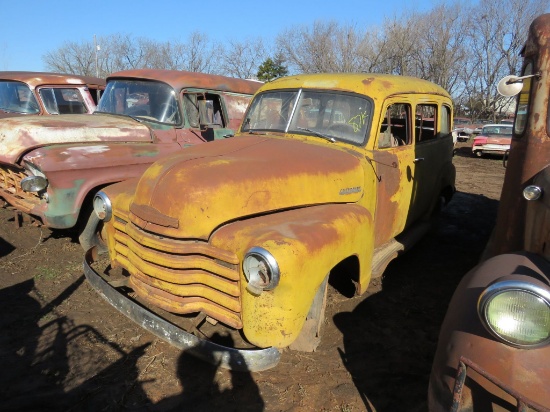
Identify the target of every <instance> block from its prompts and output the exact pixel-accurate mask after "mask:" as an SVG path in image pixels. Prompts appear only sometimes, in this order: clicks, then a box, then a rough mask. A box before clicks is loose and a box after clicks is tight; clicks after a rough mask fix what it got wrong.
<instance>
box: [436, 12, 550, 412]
mask: <svg viewBox="0 0 550 412" xmlns="http://www.w3.org/2000/svg"><path fill="white" fill-rule="evenodd" d="M523 57H524V63H523V70H522V76H521V77H519V78H518V77H514V76H508V78H504V79H503V81H502V82H501V83H500V84H499V91H500V92H501V93H503V94H506V95H513V94H516V93H519V96H518V99H517V103H518V104H517V109H516V118H515V123H514V135H513V138H512V145H511V150H510V156H509V160H508V163H507V169H506V175H505V178H504V185H503V189H502V196H501V200H500V204H499V210H498V215H497V222H496V225H495V228H494V231H493V234H492V236H491V239H490V241H489V243H488V245H487V247H486V250H485V253H484V256H483V258H482V261H481V263H480V264H479V265H478V266H477V267H475V268H474V269H472V270H471V271H470V272H469V273H468V274H467V275H466V276H465V277H464V279H463V280H462V281H461V282H460V284H459V286H458V287H457V289H456V291H455V293H454V296H453V298H452V300H451V302H450V304H449V308H448V311H447V314H446V317H445V320H444V322H443V326H442V328H441V332H440V335H439V342H438V346H437V350H436V354H435V358H434V362H433V366H432V372H431V376H430V386H429V394H428V400H429V408H430V411H431V412H439V411H454V412H463V411H464V412H465V411H468V412H470V411H496V410H499V411H501V410H504V411H527V410H529V411H533V410H534V411H546V412H548V411H550V384H549V382H550V248H549V245H550V165H549V159H550V136H549V134H548V133H549V132H548V129H547V127H546V123H547V118H548V115H549V111H548V95H549V92H550V72H549V70H548V63H550V14H545V15H543V16H540V17H539V18H537V19H536V20H535V21H534V22H533V23H532V25H531V27H530V31H529V37H528V40H527V43H526V45H525V48H524V51H523Z"/></svg>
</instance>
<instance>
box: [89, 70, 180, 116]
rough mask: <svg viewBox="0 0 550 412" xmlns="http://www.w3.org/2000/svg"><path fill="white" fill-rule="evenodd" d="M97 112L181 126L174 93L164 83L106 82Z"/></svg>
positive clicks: (138, 81) (142, 81)
mask: <svg viewBox="0 0 550 412" xmlns="http://www.w3.org/2000/svg"><path fill="white" fill-rule="evenodd" d="M97 112H100V113H114V114H123V115H127V116H131V117H134V118H139V119H143V120H146V121H152V122H156V123H166V124H172V125H175V124H180V123H181V120H182V117H181V113H180V108H179V105H178V102H177V95H176V92H175V91H174V89H172V88H171V87H170V86H168V85H167V84H166V83H161V82H156V81H145V80H111V81H109V82H108V83H107V87H106V88H105V91H104V92H103V95H102V96H101V99H100V101H99V105H98V107H97V110H96V113H97Z"/></svg>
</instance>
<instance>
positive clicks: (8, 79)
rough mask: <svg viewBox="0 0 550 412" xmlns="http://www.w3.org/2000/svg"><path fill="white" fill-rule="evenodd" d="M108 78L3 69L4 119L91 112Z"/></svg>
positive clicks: (0, 103)
mask: <svg viewBox="0 0 550 412" xmlns="http://www.w3.org/2000/svg"><path fill="white" fill-rule="evenodd" d="M104 89H105V80H104V79H99V78H97V77H91V76H78V75H73V74H61V73H43V72H17V71H11V72H7V71H6V72H0V119H2V118H6V117H15V116H24V115H56V114H84V113H88V114H91V113H93V112H94V110H95V108H96V105H97V103H98V101H99V98H100V95H101V92H102V91H103V90H104Z"/></svg>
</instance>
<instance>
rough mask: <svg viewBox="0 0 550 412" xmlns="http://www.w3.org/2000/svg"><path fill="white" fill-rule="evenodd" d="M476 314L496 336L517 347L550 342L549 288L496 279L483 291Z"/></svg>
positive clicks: (529, 346) (535, 345)
mask: <svg viewBox="0 0 550 412" xmlns="http://www.w3.org/2000/svg"><path fill="white" fill-rule="evenodd" d="M478 314H479V317H480V319H481V321H482V323H483V324H484V326H485V327H486V328H487V330H488V331H489V332H490V333H491V334H492V335H494V336H495V337H497V338H499V339H501V340H503V341H504V342H506V343H508V344H510V345H512V346H515V347H519V348H534V347H539V346H543V345H546V344H548V343H550V291H548V290H547V289H545V288H543V287H540V286H537V285H535V284H532V283H528V282H522V281H517V280H505V281H499V282H496V283H494V284H492V285H490V286H489V287H487V289H485V290H484V291H483V293H482V294H481V296H480V298H479V302H478Z"/></svg>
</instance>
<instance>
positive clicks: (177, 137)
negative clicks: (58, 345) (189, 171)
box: [0, 69, 261, 249]
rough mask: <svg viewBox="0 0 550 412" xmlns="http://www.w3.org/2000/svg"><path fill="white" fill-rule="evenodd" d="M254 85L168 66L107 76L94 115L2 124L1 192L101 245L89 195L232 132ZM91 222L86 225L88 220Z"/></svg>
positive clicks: (49, 222) (13, 203) (86, 243)
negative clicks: (195, 146) (168, 68)
mask: <svg viewBox="0 0 550 412" xmlns="http://www.w3.org/2000/svg"><path fill="white" fill-rule="evenodd" d="M260 85H261V82H258V81H253V80H243V79H235V78H229V77H224V76H217V75H210V74H202V73H194V72H184V71H170V70H149V69H139V70H130V71H123V72H118V73H113V74H112V75H111V76H109V77H108V78H107V85H106V88H105V91H104V93H103V95H102V96H101V99H100V101H99V104H98V107H97V109H96V111H95V112H94V113H93V115H91V116H90V115H78V114H72V115H59V116H48V117H47V118H46V117H44V116H24V117H13V118H7V119H3V120H2V122H1V123H0V197H1V198H3V199H4V200H5V201H6V202H7V204H9V206H10V207H13V208H15V209H16V210H17V211H20V212H22V213H26V214H28V215H31V216H32V217H33V218H35V219H36V220H37V221H38V222H40V223H41V224H43V225H45V226H48V227H51V228H59V229H68V228H76V229H78V231H79V233H80V235H79V240H80V242H81V244H82V246H83V247H84V248H85V249H87V248H89V247H91V246H92V245H94V244H96V243H100V240H99V239H98V238H97V234H96V233H95V231H92V230H89V231H87V229H86V228H87V227H93V228H94V229H95V227H96V224H95V222H89V217H90V216H92V219H93V217H94V216H95V214H92V205H91V202H92V199H93V196H94V195H95V193H97V191H98V190H100V189H101V188H103V187H105V186H106V185H109V184H111V183H115V182H120V181H123V180H126V179H129V178H133V177H138V176H140V175H141V174H142V173H143V171H144V170H145V169H146V168H147V167H148V166H149V165H150V164H151V163H153V162H154V161H156V160H157V159H159V158H160V157H162V156H164V155H166V154H172V153H174V152H175V151H178V150H182V149H184V148H186V147H188V146H193V145H196V144H200V143H204V142H208V141H212V140H216V139H224V138H225V137H229V136H232V135H233V131H234V130H236V129H237V128H238V126H239V124H240V122H241V119H242V116H243V114H244V112H245V110H246V108H247V106H248V103H249V100H250V98H251V97H252V95H253V94H254V92H255V91H256V90H257V89H258V88H259V87H260ZM88 223H90V224H88Z"/></svg>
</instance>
